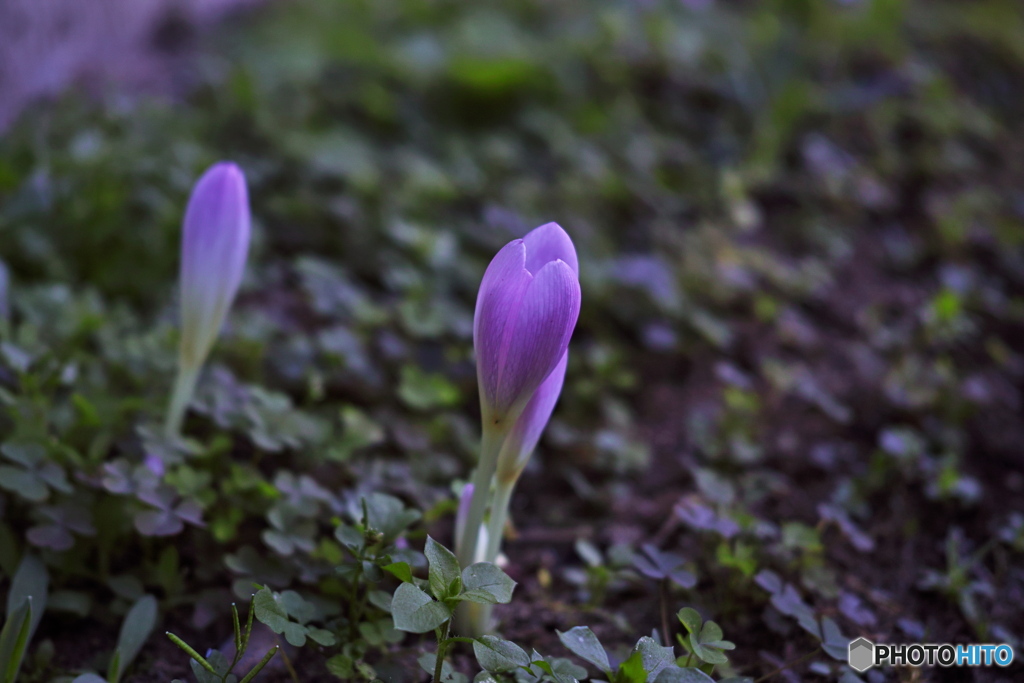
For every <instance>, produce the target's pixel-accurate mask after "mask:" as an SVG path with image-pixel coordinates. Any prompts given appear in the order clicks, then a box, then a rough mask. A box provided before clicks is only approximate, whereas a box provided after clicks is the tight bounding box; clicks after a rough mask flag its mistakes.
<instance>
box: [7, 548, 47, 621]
mask: <svg viewBox="0 0 1024 683" xmlns="http://www.w3.org/2000/svg"><path fill="white" fill-rule="evenodd" d="M49 584H50V575H49V574H48V573H47V571H46V565H45V564H43V561H42V560H40V559H39V558H38V557H36V556H35V555H29V554H26V555H25V556H24V557H22V558H21V562H19V563H18V571H17V572H15V573H14V578H13V579H12V580H11V587H10V590H9V592H8V593H7V612H6V613H7V614H12V613H13V612H14V611H15V610H17V608H18V607H19V606H21V604H22V603H23V602H24V601H25V600H27V599H28V598H29V597H31V598H32V619H31V621H30V622H29V629H28V639H29V640H30V641H31V640H32V636H33V635H35V632H36V628H37V627H38V626H39V620H40V619H42V618H43V612H45V611H46V596H47V589H48V587H49Z"/></svg>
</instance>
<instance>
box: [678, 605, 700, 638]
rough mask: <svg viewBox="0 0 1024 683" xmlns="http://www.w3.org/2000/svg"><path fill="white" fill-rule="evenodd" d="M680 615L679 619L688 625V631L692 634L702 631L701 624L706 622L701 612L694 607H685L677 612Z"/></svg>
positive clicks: (684, 624)
mask: <svg viewBox="0 0 1024 683" xmlns="http://www.w3.org/2000/svg"><path fill="white" fill-rule="evenodd" d="M676 616H677V617H679V621H680V622H681V623H682V624H683V626H685V627H686V632H687V633H689V634H690V635H693V634H695V633H700V626H701V624H702V623H703V622H704V619H703V618H701V616H700V612H698V611H697V610H695V609H693V608H692V607H684V608H682V609H681V610H679V612H678V613H677V614H676Z"/></svg>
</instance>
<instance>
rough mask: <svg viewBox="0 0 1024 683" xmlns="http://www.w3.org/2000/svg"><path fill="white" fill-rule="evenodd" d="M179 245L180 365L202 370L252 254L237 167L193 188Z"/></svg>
mask: <svg viewBox="0 0 1024 683" xmlns="http://www.w3.org/2000/svg"><path fill="white" fill-rule="evenodd" d="M183 230H184V235H183V238H182V245H181V362H182V364H183V365H184V366H187V367H191V368H198V367H199V366H200V365H202V363H203V361H204V360H205V358H206V355H207V354H208V353H209V352H210V348H211V347H212V346H213V342H214V341H215V340H216V339H217V335H218V334H220V328H221V326H222V325H223V324H224V317H225V316H226V315H227V312H228V309H229V308H230V307H231V302H232V301H233V300H234V298H235V294H236V293H237V292H238V286H239V284H241V282H242V273H243V271H244V270H245V259H246V255H247V253H248V251H249V196H248V191H247V190H246V186H245V176H244V175H242V170H241V169H240V168H238V166H236V165H235V164H232V163H228V162H221V163H218V164H215V165H214V166H213V167H211V168H210V169H209V170H208V171H206V173H204V174H203V177H201V178H200V179H199V181H198V182H197V183H196V185H195V187H194V188H193V189H192V196H191V197H190V198H189V201H188V208H187V209H186V211H185V222H184V229H183Z"/></svg>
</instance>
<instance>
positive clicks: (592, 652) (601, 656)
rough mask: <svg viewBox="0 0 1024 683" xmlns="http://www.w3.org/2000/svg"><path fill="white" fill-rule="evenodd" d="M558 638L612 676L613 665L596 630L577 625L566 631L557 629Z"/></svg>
mask: <svg viewBox="0 0 1024 683" xmlns="http://www.w3.org/2000/svg"><path fill="white" fill-rule="evenodd" d="M555 633H557V634H558V639H559V640H561V641H562V645H565V646H566V647H567V648H569V650H571V651H572V652H573V654H575V655H577V656H579V657H581V658H582V659H585V660H587V661H588V662H590V663H591V664H593V665H594V666H596V667H597V668H598V669H600V670H601V671H603V672H604V673H606V674H608V675H609V676H611V674H612V665H611V664H610V663H609V662H608V653H607V652H605V650H604V646H602V645H601V641H600V640H598V639H597V636H595V635H594V632H593V631H591V630H590V628H589V627H588V626H577V627H575V628H571V629H569V630H568V631H566V632H565V633H562V632H561V631H555Z"/></svg>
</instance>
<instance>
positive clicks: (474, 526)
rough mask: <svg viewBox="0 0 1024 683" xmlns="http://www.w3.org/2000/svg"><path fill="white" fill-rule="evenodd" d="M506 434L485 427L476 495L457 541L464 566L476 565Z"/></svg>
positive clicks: (475, 482)
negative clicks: (477, 548)
mask: <svg viewBox="0 0 1024 683" xmlns="http://www.w3.org/2000/svg"><path fill="white" fill-rule="evenodd" d="M505 435H506V431H505V430H501V431H499V430H496V429H494V428H493V427H492V428H488V427H486V426H485V427H484V433H483V439H482V441H481V444H480V462H479V463H477V466H476V471H474V472H473V481H472V483H473V496H472V498H470V503H469V512H468V513H467V514H466V521H465V524H464V525H463V527H462V536H461V538H458V539H456V541H455V554H456V556H457V557H458V558H459V563H460V564H461V565H462V566H463V567H468V566H470V565H471V564H473V560H474V558H476V555H477V552H476V546H477V541H478V539H479V537H480V525H481V524H483V521H484V514H485V513H486V512H487V504H488V502H489V501H490V498H491V480H492V479H494V473H495V471H496V470H497V469H498V454H499V453H500V452H501V446H502V444H503V443H504V441H505Z"/></svg>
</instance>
